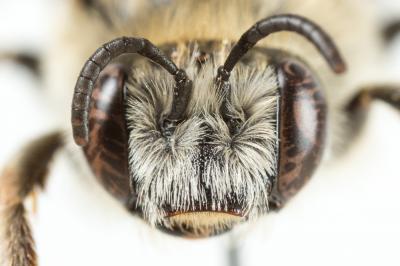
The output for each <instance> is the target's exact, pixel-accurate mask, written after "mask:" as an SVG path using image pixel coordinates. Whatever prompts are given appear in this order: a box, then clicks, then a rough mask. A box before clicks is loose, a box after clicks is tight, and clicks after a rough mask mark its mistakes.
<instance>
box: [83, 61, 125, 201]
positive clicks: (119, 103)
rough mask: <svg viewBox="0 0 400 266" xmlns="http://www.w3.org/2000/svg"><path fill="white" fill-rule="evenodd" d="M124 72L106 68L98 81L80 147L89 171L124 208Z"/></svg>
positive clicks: (119, 68) (114, 68) (113, 66)
mask: <svg viewBox="0 0 400 266" xmlns="http://www.w3.org/2000/svg"><path fill="white" fill-rule="evenodd" d="M125 79H126V74H125V71H124V69H123V68H122V67H121V66H119V65H112V64H111V65H108V66H107V67H106V68H105V69H104V70H103V71H102V72H101V74H100V76H99V78H98V79H97V81H96V83H95V85H94V87H93V92H92V95H91V100H90V106H89V139H90V141H89V142H88V144H87V145H86V146H84V147H83V150H84V154H85V156H86V158H87V160H88V162H89V165H90V168H91V169H92V171H93V173H94V174H95V176H96V178H97V179H98V180H99V181H100V182H101V183H102V184H103V186H104V187H105V188H106V189H107V190H108V191H109V192H110V193H111V194H112V195H113V196H115V197H116V198H117V199H119V200H120V201H121V202H122V203H124V204H127V203H128V202H127V201H128V199H129V195H130V187H129V170H128V130H127V126H126V120H125V99H124V97H125V90H124V88H125V86H124V84H125Z"/></svg>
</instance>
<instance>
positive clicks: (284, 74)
mask: <svg viewBox="0 0 400 266" xmlns="http://www.w3.org/2000/svg"><path fill="white" fill-rule="evenodd" d="M278 79H279V87H280V108H279V109H280V110H279V114H278V121H279V124H278V130H279V140H280V143H279V149H280V150H279V171H278V179H277V184H276V186H275V187H276V188H275V191H274V196H275V199H276V201H277V205H280V204H283V203H284V202H285V201H287V200H288V199H289V198H291V197H292V196H294V195H295V194H296V193H297V192H298V191H299V190H300V189H301V188H302V187H303V186H304V184H305V183H306V182H307V181H308V180H309V179H310V177H311V176H312V174H313V173H314V171H315V170H316V168H317V166H318V164H319V162H320V159H321V157H322V153H323V150H324V143H325V133H326V111H327V108H326V101H325V97H324V94H323V91H322V89H321V85H320V83H319V82H318V80H317V78H316V76H314V75H313V73H312V72H311V70H310V69H309V68H308V67H307V66H305V65H304V64H303V63H301V62H299V61H297V60H294V59H287V60H283V61H282V62H281V63H279V65H278ZM278 207H279V206H278Z"/></svg>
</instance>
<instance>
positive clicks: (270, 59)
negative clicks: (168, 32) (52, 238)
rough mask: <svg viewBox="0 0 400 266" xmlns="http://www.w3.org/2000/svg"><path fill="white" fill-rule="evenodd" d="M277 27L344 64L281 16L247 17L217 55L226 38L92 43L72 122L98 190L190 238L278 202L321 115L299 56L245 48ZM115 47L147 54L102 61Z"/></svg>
mask: <svg viewBox="0 0 400 266" xmlns="http://www.w3.org/2000/svg"><path fill="white" fill-rule="evenodd" d="M282 30H288V31H294V32H297V33H300V34H302V35H304V36H305V37H306V38H308V39H309V40H310V41H311V42H312V43H314V44H315V46H316V47H317V48H318V50H319V51H320V52H321V54H322V55H323V56H324V57H325V58H326V59H327V61H328V63H329V64H330V66H331V67H332V69H333V70H334V71H335V72H337V73H340V72H342V71H344V63H343V61H342V59H341V57H340V55H339V53H338V51H337V49H336V48H335V46H334V44H333V42H332V41H331V40H330V38H329V37H328V35H326V34H325V33H324V32H323V30H322V29H320V28H319V27H318V26H317V25H315V24H314V23H312V22H311V21H308V20H306V19H305V18H302V17H298V16H293V15H280V16H275V17H270V18H267V19H265V20H263V21H260V22H259V23H257V24H255V26H253V27H252V28H250V29H249V30H248V31H247V32H246V33H245V34H243V36H242V37H241V38H240V40H239V42H238V43H237V44H236V45H234V46H233V48H232V49H231V51H230V53H229V55H228V57H227V59H226V61H225V63H223V60H224V58H226V57H225V54H226V51H227V50H228V49H230V47H229V45H224V44H221V42H215V43H213V42H201V43H197V44H186V45H185V46H183V48H182V46H179V45H172V46H171V45H166V46H165V47H164V48H162V49H158V48H156V47H155V46H154V45H153V44H151V43H150V42H149V41H147V40H144V39H137V38H120V39H117V40H114V41H112V42H110V43H107V44H105V45H103V46H102V47H101V48H99V49H98V50H97V51H96V53H95V54H94V55H93V56H92V57H91V58H90V59H89V61H88V62H87V63H86V65H85V66H84V68H83V70H82V72H81V75H80V77H79V79H78V82H77V86H76V88H75V95H74V103H73V112H72V114H73V117H72V123H73V128H74V137H75V140H76V142H77V143H78V144H79V145H81V146H83V149H84V152H85V155H86V157H87V159H88V161H89V164H90V166H91V167H92V169H93V171H94V173H95V175H96V176H97V177H98V178H99V180H100V181H101V182H102V183H103V185H104V186H105V187H106V189H108V190H109V191H110V192H111V193H112V194H113V195H114V196H116V197H118V198H119V199H120V200H121V201H123V202H124V204H126V205H127V206H128V208H130V209H131V210H132V211H134V212H135V213H138V214H139V215H140V216H141V217H143V218H144V219H145V220H146V221H148V222H149V223H150V224H152V225H153V226H155V227H158V228H160V229H162V230H164V231H167V232H170V233H175V234H180V235H185V236H190V237H205V236H210V235H215V234H218V233H222V232H225V231H228V230H230V229H232V228H233V227H234V225H236V224H239V223H242V222H244V221H247V220H249V219H253V218H255V217H257V216H259V215H261V214H264V213H266V212H267V211H268V210H269V209H270V208H280V207H281V206H282V205H283V204H284V203H285V201H286V200H287V199H289V198H290V197H291V196H293V195H294V194H295V193H296V192H297V191H298V190H299V189H300V188H301V187H302V185H303V184H304V183H305V182H306V180H308V178H309V177H310V176H311V175H312V173H313V171H314V170H315V169H316V167H317V165H318V163H319V159H320V157H321V154H322V151H323V146H324V145H323V144H324V135H325V113H326V104H325V100H324V97H323V93H322V91H321V89H320V87H321V85H320V84H319V82H318V79H317V77H316V76H315V75H314V74H313V72H312V71H311V70H310V69H309V67H307V66H306V64H305V63H303V62H301V60H299V59H295V58H294V57H293V56H291V55H288V54H286V53H284V52H279V51H271V50H268V49H252V51H251V52H249V50H250V49H251V48H252V47H253V46H254V45H255V44H256V43H257V41H258V40H260V39H262V38H264V37H266V36H268V35H269V34H271V33H274V32H277V31H282ZM171 47H172V48H171ZM179 47H180V48H179ZM202 47H206V48H204V49H203V48H202ZM162 51H164V52H162ZM124 53H136V54H139V55H142V56H143V57H146V58H148V59H150V60H151V61H148V60H143V59H139V58H137V56H134V57H132V58H133V61H132V64H130V66H129V68H128V69H127V68H123V67H120V66H117V65H115V64H112V65H108V63H109V62H110V61H111V60H112V59H113V58H115V57H117V56H119V55H121V54H124ZM167 55H168V56H167ZM170 58H171V59H170ZM222 63H223V64H222ZM107 65H108V66H107ZM221 65H222V66H221ZM106 66H107V67H106ZM101 71H102V74H101V75H100V77H99V78H98V76H99V74H100V72H101Z"/></svg>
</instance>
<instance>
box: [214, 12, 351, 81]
mask: <svg viewBox="0 0 400 266" xmlns="http://www.w3.org/2000/svg"><path fill="white" fill-rule="evenodd" d="M280 31H292V32H296V33H298V34H300V35H302V36H304V37H305V38H307V39H308V40H309V41H310V42H311V43H312V44H314V45H315V47H316V48H317V49H318V50H319V52H320V53H321V54H322V56H323V57H324V58H325V60H326V61H327V62H328V64H329V66H330V67H331V69H332V70H333V71H334V72H335V73H343V72H344V71H345V70H346V64H345V62H344V60H343V59H342V56H341V55H340V53H339V51H338V49H337V48H336V46H335V44H334V42H333V41H332V39H331V38H330V37H329V35H328V34H327V33H326V32H324V30H323V29H321V28H320V27H319V26H318V25H317V24H315V23H314V22H312V21H310V20H308V19H306V18H304V17H301V16H296V15H277V16H272V17H268V18H266V19H263V20H261V21H259V22H257V23H256V24H255V25H253V26H252V27H251V28H250V29H249V30H247V31H246V32H245V33H244V34H243V35H242V36H241V37H240V39H239V41H238V43H237V44H236V45H235V46H234V47H233V48H232V51H231V52H230V54H229V56H228V58H227V59H226V61H225V64H224V65H223V66H221V67H220V68H219V70H218V76H217V80H218V81H222V82H226V81H228V79H229V76H230V73H231V71H232V69H233V67H234V66H235V65H236V63H237V62H238V61H239V60H240V59H241V58H242V56H244V55H245V54H246V53H247V52H248V51H249V50H250V49H251V48H252V47H253V46H254V45H255V44H256V43H257V42H258V41H259V40H261V39H263V38H265V37H267V36H269V35H270V34H272V33H276V32H280Z"/></svg>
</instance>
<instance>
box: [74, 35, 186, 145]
mask: <svg viewBox="0 0 400 266" xmlns="http://www.w3.org/2000/svg"><path fill="white" fill-rule="evenodd" d="M126 53H137V54H140V55H142V56H144V57H147V58H149V59H150V60H152V61H153V62H155V63H157V64H159V65H160V66H162V67H163V68H164V69H166V70H167V71H168V72H169V73H170V74H171V75H173V76H174V77H175V81H176V85H175V88H174V98H173V102H172V110H171V112H170V113H169V114H168V115H167V116H166V118H165V119H164V121H167V124H170V123H177V122H179V121H180V120H182V118H183V116H184V113H185V110H186V106H187V102H188V100H189V97H190V91H191V86H192V82H191V81H190V80H189V79H188V77H187V75H186V72H185V71H184V70H181V69H178V67H177V66H176V65H175V64H174V63H173V62H172V61H171V60H170V59H169V58H167V57H166V56H165V55H164V54H163V53H162V52H161V50H159V49H158V48H157V47H156V46H154V45H153V44H152V43H151V42H150V41H148V40H146V39H143V38H132V37H130V38H128V37H121V38H118V39H115V40H112V41H110V42H108V43H106V44H104V45H103V46H101V47H100V48H99V49H97V50H96V52H94V54H93V55H92V56H91V57H90V58H89V60H87V61H86V63H85V65H84V67H83V68H82V71H81V73H80V75H79V78H78V81H77V83H76V85H75V92H74V98H73V102H72V119H71V120H72V127H73V135H74V139H75V142H76V143H77V144H78V145H80V146H84V145H86V144H87V143H88V141H89V105H90V99H91V94H92V89H93V86H94V83H95V82H96V80H97V78H98V76H99V74H100V72H101V70H103V68H104V67H105V66H106V65H107V64H108V63H109V62H110V61H111V60H112V59H114V58H116V57H118V56H120V55H122V54H126ZM171 121H172V122H171ZM163 123H165V122H163ZM171 130H173V128H172V129H171Z"/></svg>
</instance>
